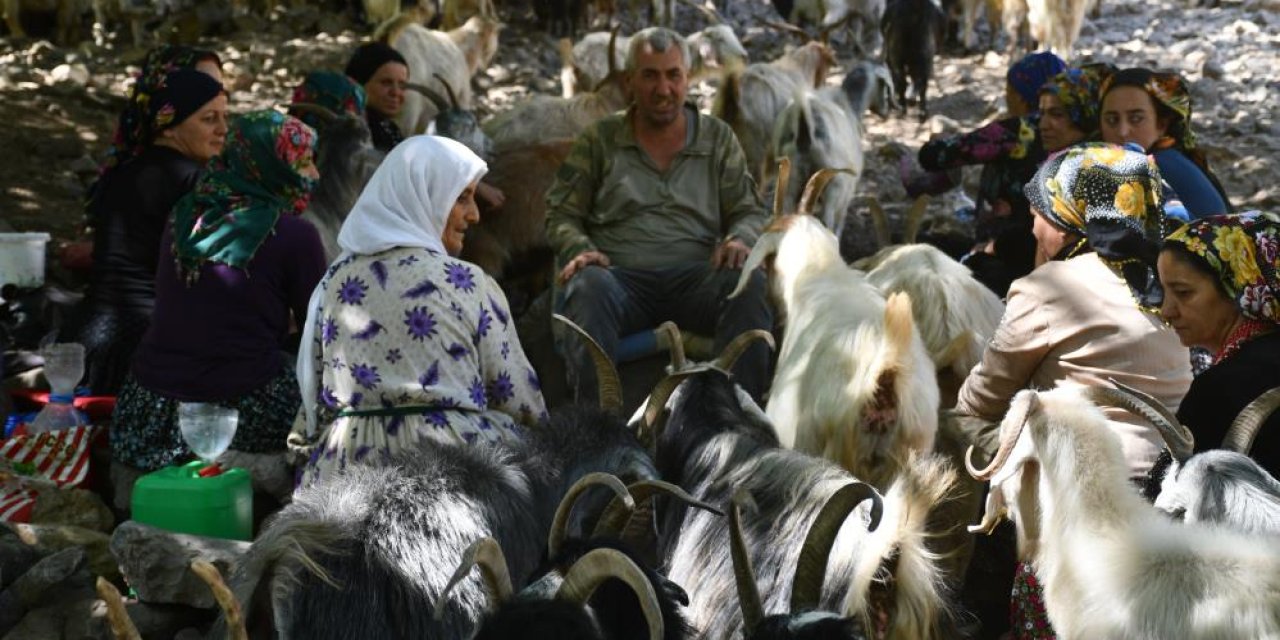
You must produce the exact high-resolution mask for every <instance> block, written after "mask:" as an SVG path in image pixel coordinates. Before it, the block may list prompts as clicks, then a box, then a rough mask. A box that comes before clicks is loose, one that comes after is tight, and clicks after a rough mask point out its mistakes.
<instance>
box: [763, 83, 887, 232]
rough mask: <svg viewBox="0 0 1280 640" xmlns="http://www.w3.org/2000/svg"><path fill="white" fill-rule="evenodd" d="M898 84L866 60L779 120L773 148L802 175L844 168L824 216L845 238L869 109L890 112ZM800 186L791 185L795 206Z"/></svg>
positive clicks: (798, 100) (790, 202)
mask: <svg viewBox="0 0 1280 640" xmlns="http://www.w3.org/2000/svg"><path fill="white" fill-rule="evenodd" d="M892 91H893V83H892V80H891V79H890V77H889V72H888V70H887V69H885V68H884V66H883V65H880V64H876V63H873V62H863V63H861V64H859V65H857V66H855V67H854V68H852V69H850V70H849V72H848V73H847V74H845V77H844V80H843V81H842V82H841V83H840V86H839V87H823V88H822V89H819V90H817V91H812V90H809V89H805V90H803V91H801V92H799V93H798V94H797V95H796V97H795V99H794V100H793V101H792V102H791V104H789V105H787V107H786V108H785V109H783V110H782V113H780V114H778V120H777V122H775V123H774V131H773V142H772V148H773V151H774V153H775V154H776V155H777V157H779V158H787V159H788V160H789V161H790V162H791V170H792V171H794V172H796V173H797V174H799V175H812V174H814V173H817V172H818V171H819V170H822V169H840V170H841V172H840V173H839V174H838V175H836V177H835V178H834V179H833V180H832V182H831V184H830V185H828V187H827V190H826V192H825V195H824V196H823V198H822V209H821V212H820V214H819V216H818V217H819V218H820V219H821V220H822V222H823V223H824V224H826V225H827V228H828V229H831V231H832V232H834V233H835V234H836V237H837V238H839V237H840V234H841V232H842V231H843V230H844V221H845V217H846V215H847V214H848V212H849V206H850V205H851V204H853V198H854V195H855V194H856V193H857V190H858V181H859V178H861V176H862V169H863V153H862V133H863V127H862V116H863V114H864V113H866V111H867V108H868V107H871V108H872V109H873V110H875V111H877V112H879V113H880V114H881V115H885V114H887V113H888V111H889V102H890V101H891V100H892ZM799 198H800V185H799V183H796V184H794V185H793V186H792V188H789V189H788V192H787V197H786V204H787V206H788V208H794V207H795V205H796V203H797V202H798V200H799Z"/></svg>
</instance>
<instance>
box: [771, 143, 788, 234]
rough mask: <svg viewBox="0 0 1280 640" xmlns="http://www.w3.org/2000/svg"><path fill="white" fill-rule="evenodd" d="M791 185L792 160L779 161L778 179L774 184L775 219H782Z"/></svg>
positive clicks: (783, 157) (784, 158)
mask: <svg viewBox="0 0 1280 640" xmlns="http://www.w3.org/2000/svg"><path fill="white" fill-rule="evenodd" d="M790 185H791V158H788V157H786V156H782V159H781V160H778V179H777V180H775V181H774V183H773V219H774V220H777V219H778V218H781V217H782V216H783V215H784V214H785V213H786V210H785V207H786V206H787V187H788V186H790Z"/></svg>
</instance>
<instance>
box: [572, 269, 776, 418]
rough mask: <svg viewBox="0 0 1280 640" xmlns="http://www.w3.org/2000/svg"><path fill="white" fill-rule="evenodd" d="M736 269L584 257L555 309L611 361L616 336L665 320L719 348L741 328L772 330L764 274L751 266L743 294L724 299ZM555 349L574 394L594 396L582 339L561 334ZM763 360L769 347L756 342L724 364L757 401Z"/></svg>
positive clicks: (765, 373)
mask: <svg viewBox="0 0 1280 640" xmlns="http://www.w3.org/2000/svg"><path fill="white" fill-rule="evenodd" d="M740 274H741V271H740V270H737V269H720V270H717V269H713V268H711V265H710V264H709V263H705V262H697V263H687V264H682V265H678V266H674V267H667V268H663V269H652V270H650V269H627V268H623V267H600V266H596V265H591V266H588V267H586V268H585V269H583V270H582V271H579V272H578V273H577V274H576V275H575V276H574V277H573V278H572V279H571V280H570V281H569V283H568V285H566V287H565V290H564V294H565V298H564V304H563V311H562V313H563V314H564V315H565V316H567V317H568V318H569V319H570V320H573V321H574V322H575V323H577V324H578V325H579V326H581V327H582V328H583V329H584V330H585V331H586V332H587V333H588V334H590V335H591V337H593V338H595V339H596V341H597V342H599V343H600V346H602V347H604V350H605V353H607V354H609V357H610V358H611V359H613V360H614V362H617V353H618V341H619V340H620V339H621V337H623V336H627V335H630V334H632V333H636V332H639V331H642V330H645V329H652V328H653V327H656V326H657V325H659V324H661V323H663V322H665V321H668V320H670V321H672V322H675V323H676V324H677V325H678V326H679V327H680V328H681V329H683V330H688V331H692V332H694V333H698V334H702V335H709V336H714V337H715V348H716V350H717V351H719V350H720V349H723V348H724V346H725V345H727V344H728V343H729V342H730V341H731V340H733V338H734V337H736V336H737V335H738V334H739V333H742V332H743V331H748V330H751V329H764V330H766V331H772V330H773V312H772V311H771V310H770V309H769V303H768V300H767V299H766V295H765V286H766V285H765V279H764V276H763V274H761V273H760V272H756V273H753V274H752V275H751V279H750V280H749V282H748V285H747V287H746V289H745V290H744V291H743V292H742V294H741V295H739V296H738V297H736V298H734V299H732V300H729V299H728V296H729V294H730V293H732V292H733V289H734V287H736V286H737V284H738V277H739V275H740ZM561 353H563V354H564V356H565V364H566V366H567V368H568V373H569V386H570V388H572V389H573V390H574V392H575V394H576V397H577V398H578V399H580V400H584V399H590V398H594V397H595V394H596V375H595V369H594V367H593V366H592V364H591V358H590V356H588V354H587V348H586V346H585V345H583V344H582V343H581V341H578V340H567V341H565V342H564V343H563V344H562V345H561ZM769 361H770V354H769V350H768V347H767V346H766V345H764V344H763V343H756V344H755V345H753V346H752V347H751V348H750V349H748V350H747V351H746V352H745V353H743V354H742V357H741V358H739V359H738V363H737V365H735V366H734V369H733V371H732V372H731V373H733V375H734V379H735V380H736V381H737V383H738V384H739V385H740V386H741V387H742V388H743V389H744V390H746V391H747V393H749V394H751V397H752V398H754V399H755V400H756V401H757V402H760V399H761V396H762V395H763V393H764V391H765V389H766V388H767V387H768V384H769V376H770V372H769Z"/></svg>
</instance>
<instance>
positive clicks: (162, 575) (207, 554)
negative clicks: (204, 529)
mask: <svg viewBox="0 0 1280 640" xmlns="http://www.w3.org/2000/svg"><path fill="white" fill-rule="evenodd" d="M249 545H250V543H248V542H241V541H238V540H222V539H219V538H206V537H203V536H193V535H187V534H183V533H173V532H170V531H164V530H163V529H157V528H155V527H151V526H147V525H145V524H141V523H138V522H134V521H132V520H130V521H127V522H125V523H124V524H122V525H120V526H119V527H117V528H116V531H115V533H114V534H113V535H112V536H111V552H112V553H113V554H115V557H116V560H117V561H118V562H119V563H120V571H121V573H123V574H124V577H125V580H127V581H128V582H129V586H131V587H133V589H134V591H136V592H137V594H138V598H139V599H140V600H142V601H143V602H148V603H152V604H182V605H187V606H190V607H196V608H198V609H212V608H214V607H215V606H217V603H216V602H215V601H214V599H213V594H212V593H211V592H210V591H209V587H208V585H206V584H205V583H204V582H203V581H201V580H200V578H199V577H197V576H196V575H195V574H194V573H191V570H190V569H189V566H190V565H191V561H192V560H195V559H196V558H200V559H203V560H206V561H208V562H209V563H211V564H213V566H215V567H217V568H218V570H219V571H221V572H222V575H230V573H231V569H232V567H234V566H235V565H236V564H237V563H238V562H239V561H240V558H241V557H243V556H244V554H245V552H247V551H248V550H249Z"/></svg>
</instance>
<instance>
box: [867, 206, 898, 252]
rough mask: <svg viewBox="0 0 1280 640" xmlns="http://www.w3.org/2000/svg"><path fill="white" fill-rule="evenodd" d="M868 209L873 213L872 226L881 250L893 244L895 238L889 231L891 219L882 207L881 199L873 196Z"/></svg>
mask: <svg viewBox="0 0 1280 640" xmlns="http://www.w3.org/2000/svg"><path fill="white" fill-rule="evenodd" d="M867 209H868V210H869V211H870V212H871V226H872V228H874V229H875V233H876V244H877V245H879V246H880V248H881V249H883V248H885V247H887V246H889V245H890V244H893V236H892V235H891V233H890V231H889V217H888V216H886V215H885V213H884V207H881V206H880V199H879V198H876V197H875V196H871V199H870V200H869V201H868V203H867Z"/></svg>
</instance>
